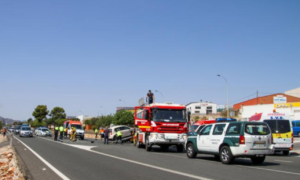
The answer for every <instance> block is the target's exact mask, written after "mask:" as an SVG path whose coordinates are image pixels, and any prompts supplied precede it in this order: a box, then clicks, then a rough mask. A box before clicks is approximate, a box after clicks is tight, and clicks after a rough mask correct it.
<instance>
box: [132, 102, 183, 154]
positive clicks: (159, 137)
mask: <svg viewBox="0 0 300 180" xmlns="http://www.w3.org/2000/svg"><path fill="white" fill-rule="evenodd" d="M134 124H135V126H136V127H138V128H139V132H138V133H137V147H138V148H141V147H142V146H144V147H145V149H146V150H147V151H150V150H151V148H152V146H153V145H158V146H160V147H161V148H162V149H168V148H169V146H171V145H176V146H177V151H178V152H181V151H183V145H184V142H185V140H186V138H187V127H188V122H187V116H186V107H185V106H184V105H182V104H172V103H163V104H161V103H153V104H147V105H142V106H137V107H135V113H134Z"/></svg>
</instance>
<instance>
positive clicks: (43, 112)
mask: <svg viewBox="0 0 300 180" xmlns="http://www.w3.org/2000/svg"><path fill="white" fill-rule="evenodd" d="M48 113H49V111H48V110H47V106H46V105H38V106H37V107H36V108H35V110H34V111H33V113H32V116H33V117H35V119H36V120H37V121H38V122H39V123H41V122H42V121H43V120H44V119H45V118H46V116H47V115H48Z"/></svg>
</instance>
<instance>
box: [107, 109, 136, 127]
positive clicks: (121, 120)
mask: <svg viewBox="0 0 300 180" xmlns="http://www.w3.org/2000/svg"><path fill="white" fill-rule="evenodd" d="M133 121H134V115H133V113H132V112H130V111H125V110H121V111H118V112H117V113H116V114H115V115H114V118H113V121H112V123H113V124H114V125H133Z"/></svg>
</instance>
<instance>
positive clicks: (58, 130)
mask: <svg viewBox="0 0 300 180" xmlns="http://www.w3.org/2000/svg"><path fill="white" fill-rule="evenodd" d="M58 134H59V138H58ZM64 136H65V137H68V128H64V127H63V126H57V125H56V126H55V128H54V141H61V142H62V141H63V139H64ZM70 141H73V142H74V141H76V128H75V127H71V133H70Z"/></svg>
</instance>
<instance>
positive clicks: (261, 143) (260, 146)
mask: <svg viewBox="0 0 300 180" xmlns="http://www.w3.org/2000/svg"><path fill="white" fill-rule="evenodd" d="M254 147H257V148H262V147H266V142H265V141H263V142H254Z"/></svg>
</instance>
